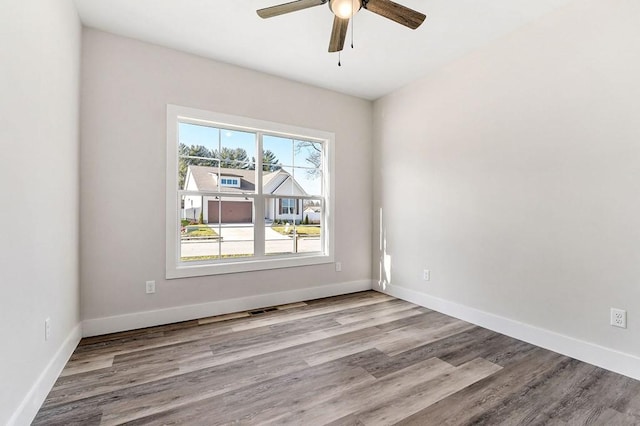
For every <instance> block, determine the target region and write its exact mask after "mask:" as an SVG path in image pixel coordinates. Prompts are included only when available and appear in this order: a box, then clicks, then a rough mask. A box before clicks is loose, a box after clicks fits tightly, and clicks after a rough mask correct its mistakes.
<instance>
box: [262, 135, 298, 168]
mask: <svg viewBox="0 0 640 426" xmlns="http://www.w3.org/2000/svg"><path fill="white" fill-rule="evenodd" d="M262 149H263V150H264V152H265V153H266V152H267V151H269V152H271V154H272V155H273V158H272V159H271V160H270V163H271V164H279V165H282V166H293V140H292V139H288V138H282V137H279V136H270V135H264V136H263V138H262Z"/></svg>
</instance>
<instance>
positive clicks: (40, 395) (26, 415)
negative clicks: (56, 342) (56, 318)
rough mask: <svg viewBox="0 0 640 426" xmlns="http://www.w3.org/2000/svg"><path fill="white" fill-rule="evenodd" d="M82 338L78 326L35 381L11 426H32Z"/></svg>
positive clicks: (12, 417)
mask: <svg viewBox="0 0 640 426" xmlns="http://www.w3.org/2000/svg"><path fill="white" fill-rule="evenodd" d="M81 337H82V329H81V325H80V324H78V325H76V326H75V327H74V328H73V330H71V333H69V335H68V336H67V338H66V339H65V340H64V342H63V343H62V345H61V346H60V348H58V351H57V352H56V354H55V355H54V356H53V358H52V359H51V361H49V364H47V366H46V367H45V369H44V370H43V371H42V373H40V376H39V377H38V379H37V380H36V381H35V383H34V384H33V386H31V389H29V392H28V393H27V395H25V397H24V399H23V400H22V403H21V404H20V406H19V407H18V409H17V410H16V411H15V412H14V413H13V416H11V418H10V419H9V423H7V424H8V425H9V426H22V425H30V424H31V422H32V421H33V419H34V418H35V417H36V414H38V410H39V409H40V407H41V406H42V403H43V402H44V400H45V398H46V397H47V395H48V394H49V392H50V391H51V388H52V387H53V385H54V384H55V382H56V380H58V376H59V375H60V373H61V372H62V369H63V368H64V366H65V364H66V363H67V361H68V360H69V358H70V357H71V354H73V351H74V350H75V349H76V347H77V346H78V343H79V342H80V338H81Z"/></svg>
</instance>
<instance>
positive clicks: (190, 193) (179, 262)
mask: <svg viewBox="0 0 640 426" xmlns="http://www.w3.org/2000/svg"><path fill="white" fill-rule="evenodd" d="M170 119H172V118H171V117H170ZM229 121H232V120H229ZM261 124H263V123H261ZM171 133H173V132H171ZM173 143H174V144H175V145H173V147H171V146H169V147H170V148H172V149H173V150H175V152H176V158H175V160H174V164H175V165H176V168H175V169H174V170H176V173H175V175H174V177H173V179H175V181H174V182H175V183H174V185H173V186H174V188H176V192H175V193H174V194H175V196H177V197H176V203H175V206H174V208H175V213H176V214H175V215H174V216H175V217H176V219H177V222H176V225H175V226H176V228H175V230H176V233H175V234H174V235H176V236H177V241H176V242H175V243H176V244H175V248H176V253H175V257H176V267H183V268H184V267H188V266H190V265H193V266H201V265H207V264H211V265H216V264H240V263H242V262H245V263H246V262H251V261H262V262H264V261H268V260H273V259H276V260H277V259H283V258H286V259H296V258H299V259H302V260H301V262H303V263H304V258H305V257H309V256H314V255H317V256H327V255H328V254H329V253H328V251H329V250H328V244H327V242H328V239H329V237H330V236H329V235H328V233H329V227H328V226H327V219H328V217H327V216H328V215H327V206H328V204H329V199H328V192H329V191H328V189H329V188H328V167H327V166H328V164H327V162H328V161H327V158H328V156H327V149H328V144H329V140H327V139H321V138H317V137H314V136H313V135H309V136H307V137H305V136H301V135H299V134H297V135H296V136H290V135H287V134H283V133H282V132H281V131H268V130H264V126H261V127H260V130H258V128H256V129H252V128H250V127H246V126H238V125H237V124H236V123H234V122H227V123H220V122H217V121H211V122H207V121H203V120H202V119H199V118H198V119H194V118H190V117H188V116H187V117H182V116H176V117H175V139H174V142H173ZM170 144H171V141H170ZM284 266H289V265H288V264H286V265H284ZM266 267H269V265H266V266H265V265H264V264H263V265H262V268H259V269H265V268H266ZM273 267H278V265H273ZM241 269H242V270H250V269H251V267H249V268H241ZM224 272H227V270H226V269H225V270H224ZM213 273H215V270H214V272H213Z"/></svg>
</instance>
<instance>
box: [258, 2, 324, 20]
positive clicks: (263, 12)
mask: <svg viewBox="0 0 640 426" xmlns="http://www.w3.org/2000/svg"><path fill="white" fill-rule="evenodd" d="M326 2H327V0H297V1H292V2H289V3H284V4H279V5H277V6H271V7H265V8H264V9H260V10H258V11H256V12H257V13H258V16H259V17H261V18H271V17H273V16H278V15H284V14H285V13H290V12H296V11H298V10H302V9H308V8H310V7H314V6H320V5H321V4H325V3H326Z"/></svg>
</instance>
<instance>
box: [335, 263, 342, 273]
mask: <svg viewBox="0 0 640 426" xmlns="http://www.w3.org/2000/svg"><path fill="white" fill-rule="evenodd" d="M341 271H342V262H336V272H341Z"/></svg>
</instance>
